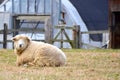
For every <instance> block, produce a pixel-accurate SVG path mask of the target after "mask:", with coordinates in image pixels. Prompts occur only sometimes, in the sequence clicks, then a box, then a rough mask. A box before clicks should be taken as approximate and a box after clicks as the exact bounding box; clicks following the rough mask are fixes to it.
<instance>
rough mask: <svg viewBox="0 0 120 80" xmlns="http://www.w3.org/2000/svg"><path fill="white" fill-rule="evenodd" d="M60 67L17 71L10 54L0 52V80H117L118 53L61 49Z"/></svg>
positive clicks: (30, 68) (21, 68)
mask: <svg viewBox="0 0 120 80" xmlns="http://www.w3.org/2000/svg"><path fill="white" fill-rule="evenodd" d="M63 51H64V52H65V54H66V56H67V63H66V65H65V66H62V67H17V66H16V65H15V61H16V55H15V54H14V53H13V50H4V49H0V80H120V50H105V49H102V50H81V49H63Z"/></svg>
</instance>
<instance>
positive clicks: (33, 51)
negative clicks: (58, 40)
mask: <svg viewBox="0 0 120 80" xmlns="http://www.w3.org/2000/svg"><path fill="white" fill-rule="evenodd" d="M12 41H13V42H14V53H15V54H17V61H16V64H17V65H18V66H21V65H24V64H27V65H38V66H62V65H65V63H66V56H65V54H64V52H63V51H61V50H60V49H59V48H57V47H56V46H53V45H51V44H48V43H44V42H37V41H32V40H30V39H29V38H28V37H27V36H25V35H17V36H15V37H13V38H12Z"/></svg>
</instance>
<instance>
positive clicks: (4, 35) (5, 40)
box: [3, 23, 8, 49]
mask: <svg viewBox="0 0 120 80" xmlns="http://www.w3.org/2000/svg"><path fill="white" fill-rule="evenodd" d="M7 28H8V26H7V24H6V23H4V30H3V48H4V49H6V48H7Z"/></svg>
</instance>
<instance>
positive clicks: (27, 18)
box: [16, 15, 50, 21]
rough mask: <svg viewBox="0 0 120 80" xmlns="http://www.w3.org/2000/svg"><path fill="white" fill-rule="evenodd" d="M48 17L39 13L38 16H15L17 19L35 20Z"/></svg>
mask: <svg viewBox="0 0 120 80" xmlns="http://www.w3.org/2000/svg"><path fill="white" fill-rule="evenodd" d="M49 18H50V16H44V15H39V16H36V15H35V16H34V15H20V16H17V18H16V19H17V20H28V21H31V20H35V21H46V20H48V19H49Z"/></svg>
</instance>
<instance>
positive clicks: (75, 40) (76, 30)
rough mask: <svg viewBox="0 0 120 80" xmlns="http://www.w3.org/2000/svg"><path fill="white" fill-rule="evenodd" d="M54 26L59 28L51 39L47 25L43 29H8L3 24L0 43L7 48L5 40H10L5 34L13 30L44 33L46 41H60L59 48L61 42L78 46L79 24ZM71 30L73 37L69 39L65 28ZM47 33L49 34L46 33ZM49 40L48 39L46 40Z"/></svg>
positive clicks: (73, 46) (74, 46)
mask: <svg viewBox="0 0 120 80" xmlns="http://www.w3.org/2000/svg"><path fill="white" fill-rule="evenodd" d="M55 28H57V29H59V30H60V31H59V32H58V33H57V35H56V36H55V37H54V38H53V39H51V37H49V35H51V34H52V33H50V32H51V29H48V28H47V27H46V28H45V29H28V28H22V29H8V27H7V24H4V29H3V30H0V34H3V42H0V44H3V48H7V42H12V41H11V40H7V35H8V34H9V33H14V32H34V33H35V32H37V33H44V34H45V35H46V36H45V41H47V42H48V43H54V42H60V43H61V48H63V42H68V43H70V45H71V47H72V48H80V27H79V26H73V27H69V26H60V25H59V26H56V27H55ZM66 29H67V30H71V32H72V33H73V39H72V40H71V39H70V38H69V35H68V34H67V32H66V31H65V30H66ZM48 34H49V35H48ZM59 35H61V39H57V38H58V36H59ZM63 35H65V37H66V40H64V39H63ZM48 40H49V41H48Z"/></svg>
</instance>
